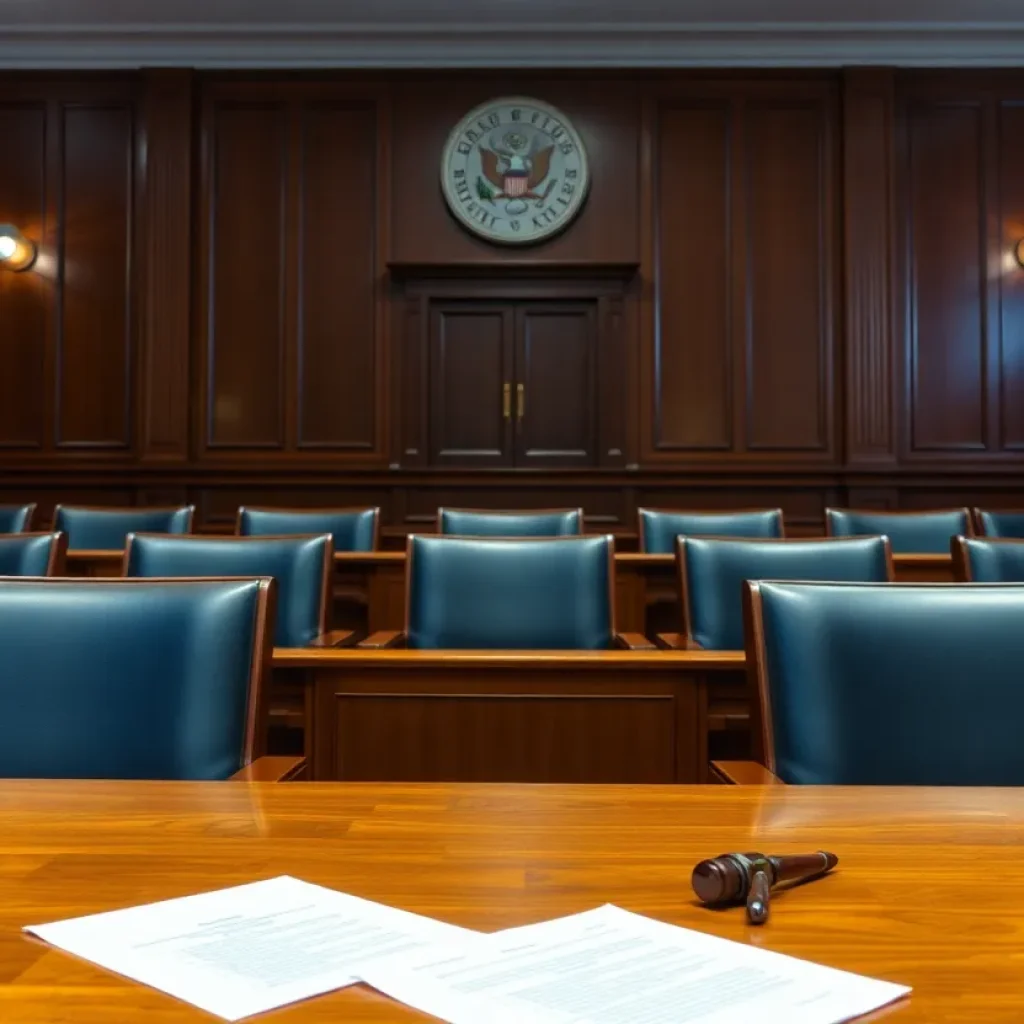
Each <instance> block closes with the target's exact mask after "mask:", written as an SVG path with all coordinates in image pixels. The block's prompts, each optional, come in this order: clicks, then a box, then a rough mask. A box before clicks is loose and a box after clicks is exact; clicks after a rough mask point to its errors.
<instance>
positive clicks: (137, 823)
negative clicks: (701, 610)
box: [0, 782, 1024, 1024]
mask: <svg viewBox="0 0 1024 1024" xmlns="http://www.w3.org/2000/svg"><path fill="white" fill-rule="evenodd" d="M0 822H2V829H0V1019H2V1020H4V1021H12V1022H15V1021H16V1022H17V1024H56V1022H57V1021H60V1022H76V1024H117V1022H121V1021H138V1020H146V1021H147V1022H148V1024H178V1022H181V1024H184V1022H188V1021H202V1020H209V1019H211V1018H209V1017H207V1016H206V1015H205V1014H203V1013H201V1012H200V1011H198V1010H194V1009H192V1008H190V1007H188V1006H185V1005H184V1004H181V1003H178V1002H176V1001H175V1000H174V999H172V998H170V997H169V996H165V995H162V994H160V993H158V992H154V991H150V990H149V989H147V988H145V987H143V986H140V985H136V984H133V983H130V982H128V981H125V980H123V979H121V978H118V977H116V976H114V975H111V974H109V973H107V972H105V971H103V970H100V969H99V968H96V967H93V966H92V965H90V964H88V963H84V962H81V961H77V960H75V959H73V958H71V957H69V956H66V955H64V954H62V953H59V952H57V951H55V950H51V949H49V948H48V947H46V946H45V945H43V944H42V943H40V942H38V941H36V940H34V939H29V938H27V937H26V936H25V935H24V934H22V933H21V928H22V927H23V926H24V925H27V924H38V923H42V922H46V921H52V920H58V919H62V918H66V917H72V916H75V915H79V914H88V913H95V912H99V911H104V910H113V909H116V908H119V907H126V906H131V905H134V904H138V903H144V902H148V901H152V900H160V899H170V898H174V897H178V896H185V895H188V894H191V893H196V892H201V891H206V890H210V889H216V888H220V887H223V886H229V885H235V884H239V883H242V882H248V881H254V880H257V879H261V878H269V877H273V876H275V875H278V874H285V873H287V874H291V875H294V876H296V877H298V878H302V879H305V880H307V881H310V882H315V883H318V884H321V885H326V886H331V887H333V888H337V889H341V890H344V891H347V892H351V893H354V894H356V895H358V896H363V897H366V898H369V899H374V900H381V901H383V902H386V903H389V904H393V905H395V906H398V907H402V908H405V909H407V910H412V911H417V912H419V913H423V914H429V915H432V916H435V917H437V918H440V919H442V920H445V921H450V922H452V923H454V924H459V925H464V926H466V927H469V928H477V929H481V930H484V931H490V930H494V929H498V928H503V927H509V926H512V925H520V924H527V923H530V922H535V921H540V920H543V919H545V918H549V917H553V916H556V915H561V914H567V913H573V912H576V911H582V910H586V909H588V908H591V907H595V906H599V905H600V904H602V903H605V902H612V903H615V904H618V905H619V906H622V907H624V908H626V909H628V910H632V911H636V912H638V913H642V914H648V915H650V916H652V917H655V918H658V919H660V920H664V921H669V922H673V923H676V924H680V925H684V926H687V927H692V928H698V929H701V930H704V931H707V932H710V933H713V934H716V935H721V936H724V937H726V938H730V939H735V940H738V941H740V942H749V943H754V944H756V945H758V946H760V947H763V948H765V949H771V950H777V951H779V952H782V953H789V954H792V955H794V956H799V957H805V958H808V959H812V960H815V961H818V962H821V963H824V964H829V965H832V966H834V967H839V968H844V969H846V970H850V971H858V972H863V973H866V974H870V975H873V976H877V977H880V978H885V979H888V980H891V981H894V982H901V983H905V984H909V985H912V986H913V987H914V993H913V995H912V996H911V997H910V999H909V1001H907V1002H904V1003H901V1004H899V1005H897V1006H895V1007H892V1008H891V1009H889V1010H886V1011H884V1012H883V1013H881V1014H880V1015H879V1016H878V1017H877V1018H876V1019H886V1020H888V1019H890V1017H891V1018H893V1019H895V1020H896V1021H899V1022H900V1024H904V1022H906V1024H910V1022H915V1021H929V1022H932V1021H938V1020H957V1021H958V1022H961V1024H980V1022H985V1024H1000V1022H1010V1021H1013V1022H1017V1021H1019V1020H1020V1019H1021V1016H1022V1011H1024V990H1022V988H1021V984H1020V967H1019V963H1020V950H1021V948H1022V943H1024V923H1022V919H1021V915H1019V914H1018V913H1017V908H1018V905H1022V906H1024V877H1022V875H1021V873H1020V871H1019V870H1017V864H1018V860H1019V857H1018V852H1017V851H1018V850H1019V848H1020V844H1021V843H1022V842H1024V792H1021V791H1019V790H963V789H961V790H957V789H946V790H933V789H913V790H912V789H870V790H869V789H830V790H826V789H816V788H813V787H799V786H797V787H772V788H757V787H751V788H737V789H733V788H727V787H714V786H707V787H656V786H634V787H623V786H587V787H584V786H576V787H571V786H570V787H561V786H557V787H556V786H494V785H479V786H453V785H422V786H403V785H388V786H384V785H352V784H349V785H319V784H310V785H298V784H296V785H266V784H265V785H252V786H246V785H238V784H232V785H224V784H218V783H198V784H194V783H104V782H95V783H67V782H5V783H2V784H0ZM818 848H826V849H829V850H832V851H833V852H835V853H837V854H838V855H839V858H840V866H839V869H838V870H837V872H836V873H835V874H834V875H833V876H832V877H829V878H827V879H823V880H820V881H816V882H814V883H811V884H810V885H807V886H804V887H801V888H798V889H794V890H792V891H790V892H788V893H785V894H784V895H777V896H776V898H775V899H774V900H773V903H774V911H773V914H772V919H771V921H770V922H769V924H768V925H767V926H765V927H764V928H761V929H754V928H751V927H749V926H748V925H747V924H746V923H745V917H744V914H743V912H742V910H726V911H710V910H707V909H704V908H702V907H701V906H699V905H698V904H696V903H695V902H694V899H693V897H692V893H691V891H690V887H689V875H690V871H691V869H692V867H693V865H694V863H696V862H697V861H698V860H700V859H702V858H704V857H708V856H713V855H716V854H719V853H723V852H726V851H734V850H739V851H743V850H760V851H762V852H765V853H786V852H809V851H811V850H814V849H818ZM273 1019H274V1020H275V1021H280V1022H281V1024H292V1022H294V1024H299V1022H302V1024H307V1022H308V1024H312V1022H321V1021H322V1022H328V1021H330V1022H336V1021H345V1022H346V1024H369V1022H383V1021H393V1022H398V1021H414V1020H422V1019H426V1018H423V1017H421V1016H420V1015H418V1014H416V1013H413V1012H412V1011H409V1010H406V1009H404V1008H403V1007H401V1006H398V1005H397V1004H395V1003H392V1002H389V1001H388V1000H386V999H385V998H384V997H382V996H380V995H378V994H377V993H374V992H372V991H369V990H367V989H365V988H362V987H356V988H351V989H347V990H344V991H341V992H336V993H333V994H329V995H327V996H323V997H320V998H317V999H314V1000H312V1001H310V1002H307V1003H303V1004H298V1005H295V1006H291V1007H287V1008H285V1009H282V1010H280V1011H277V1012H276V1013H275V1014H274V1015H273ZM624 1024H625V1022H624Z"/></svg>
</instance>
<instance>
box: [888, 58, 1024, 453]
mask: <svg viewBox="0 0 1024 1024" xmlns="http://www.w3.org/2000/svg"><path fill="white" fill-rule="evenodd" d="M897 98H898V103H899V117H898V125H899V130H898V135H897V145H898V154H899V160H898V174H897V186H898V189H899V210H900V221H899V233H900V241H901V245H900V250H899V252H900V256H901V263H900V267H899V279H898V281H899V285H900V296H901V300H902V302H901V310H900V312H901V314H902V317H903V329H904V347H903V351H902V353H901V354H902V359H901V362H900V369H901V371H902V387H901V394H900V405H901V410H902V428H903V436H902V445H901V447H902V455H903V458H904V461H907V462H927V463H931V464H934V463H935V462H942V463H944V464H948V465H955V464H960V465H964V464H970V463H975V464H977V465H989V464H995V463H1000V462H1014V461H1017V460H1019V459H1020V454H1019V452H1020V450H1021V442H1022V427H1024V417H1022V413H1021V403H1020V401H1019V398H1018V394H1019V386H1020V384H1021V382H1022V370H1021V357H1020V353H1021V331H1022V328H1021V312H1022V307H1021V295H1022V290H1021V289H1022V285H1024V271H1022V269H1021V267H1020V265H1019V264H1018V263H1017V260H1016V258H1015V254H1014V250H1015V247H1016V244H1017V242H1018V241H1019V240H1020V238H1021V237H1024V192H1022V189H1021V186H1020V184H1019V180H1018V179H1019V175H1018V174H1016V173H1015V171H1014V169H1013V168H1014V165H1015V163H1016V162H1017V161H1018V160H1019V159H1020V157H1021V156H1022V155H1024V144H1022V142H1021V139H1020V136H1019V132H1020V129H1021V127H1024V118H1022V117H1021V114H1020V111H1021V109H1022V108H1021V104H1022V103H1024V81H1022V80H1021V78H1020V76H1019V75H1012V74H1007V73H998V72H977V73H974V74H971V73H966V72H949V73H946V74H938V73H931V74H921V75H911V74H909V73H904V74H902V75H901V76H900V79H899V88H898V92H897Z"/></svg>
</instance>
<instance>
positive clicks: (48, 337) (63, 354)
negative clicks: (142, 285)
mask: <svg viewBox="0 0 1024 1024" xmlns="http://www.w3.org/2000/svg"><path fill="white" fill-rule="evenodd" d="M136 93H137V83H136V81H135V79H134V78H132V77H131V76H121V77H117V76H114V77H111V78H110V79H109V80H107V79H103V78H97V77H95V76H90V77H89V78H87V79H77V78H74V77H70V78H64V79H47V78H36V77H26V78H25V79H23V80H17V79H15V80H13V81H8V82H5V84H4V88H3V91H2V99H0V131H2V132H3V137H4V150H5V153H7V154H8V156H7V157H6V158H5V159H4V161H3V165H4V166H3V167H2V168H0V221H3V222H13V223H15V224H16V225H18V226H19V227H20V228H21V229H22V230H23V231H25V233H26V234H27V235H28V236H29V237H30V238H32V239H33V240H34V241H36V242H37V243H38V246H39V258H38V260H37V263H36V265H35V267H34V268H33V269H32V270H31V271H29V272H27V273H23V274H9V273H4V274H2V275H0V321H2V323H3V337H4V340H3V347H2V350H0V356H2V359H3V364H4V372H3V373H2V374H0V378H2V379H0V451H3V452H4V458H5V459H11V460H12V461H13V462H18V461H21V460H38V459H40V458H42V459H44V460H54V461H55V462H56V463H62V462H63V460H65V459H69V458H70V459H77V458H81V457H82V456H86V455H88V456H94V457H99V458H108V459H109V458H114V459H118V460H123V459H125V458H128V457H130V456H131V455H132V453H133V451H134V449H135V446H136V431H135V426H134V408H135V388H134V380H135V372H136V365H135V364H136V346H137V337H138V310H137V307H136V301H137V282H138V265H137V264H138V256H137V254H138V230H139V223H138V217H137V197H138V191H137V181H138V165H137V160H138V155H139V149H138V146H137V128H138V123H137V122H138V111H137V96H136Z"/></svg>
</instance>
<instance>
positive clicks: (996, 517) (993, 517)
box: [978, 509, 1024, 540]
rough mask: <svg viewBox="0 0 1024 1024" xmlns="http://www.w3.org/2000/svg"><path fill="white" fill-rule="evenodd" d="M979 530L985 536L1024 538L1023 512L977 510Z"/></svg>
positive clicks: (1010, 538) (1011, 538)
mask: <svg viewBox="0 0 1024 1024" xmlns="http://www.w3.org/2000/svg"><path fill="white" fill-rule="evenodd" d="M978 519H979V520H980V522H981V532H982V533H983V534H984V535H985V536H986V537H1003V538H1005V539H1009V540H1019V539H1024V512H985V511H984V510H981V509H979V510H978Z"/></svg>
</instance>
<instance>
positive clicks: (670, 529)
mask: <svg viewBox="0 0 1024 1024" xmlns="http://www.w3.org/2000/svg"><path fill="white" fill-rule="evenodd" d="M638 515H639V521H640V542H641V548H640V549H641V551H643V552H644V553H646V554H648V555H670V554H672V553H673V552H674V551H675V549H676V537H679V536H686V537H752V538H763V539H770V538H773V537H781V536H782V535H783V522H782V509H779V508H767V509H756V510H753V511H749V512H669V511H662V510H660V509H655V508H642V509H639V510H638Z"/></svg>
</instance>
